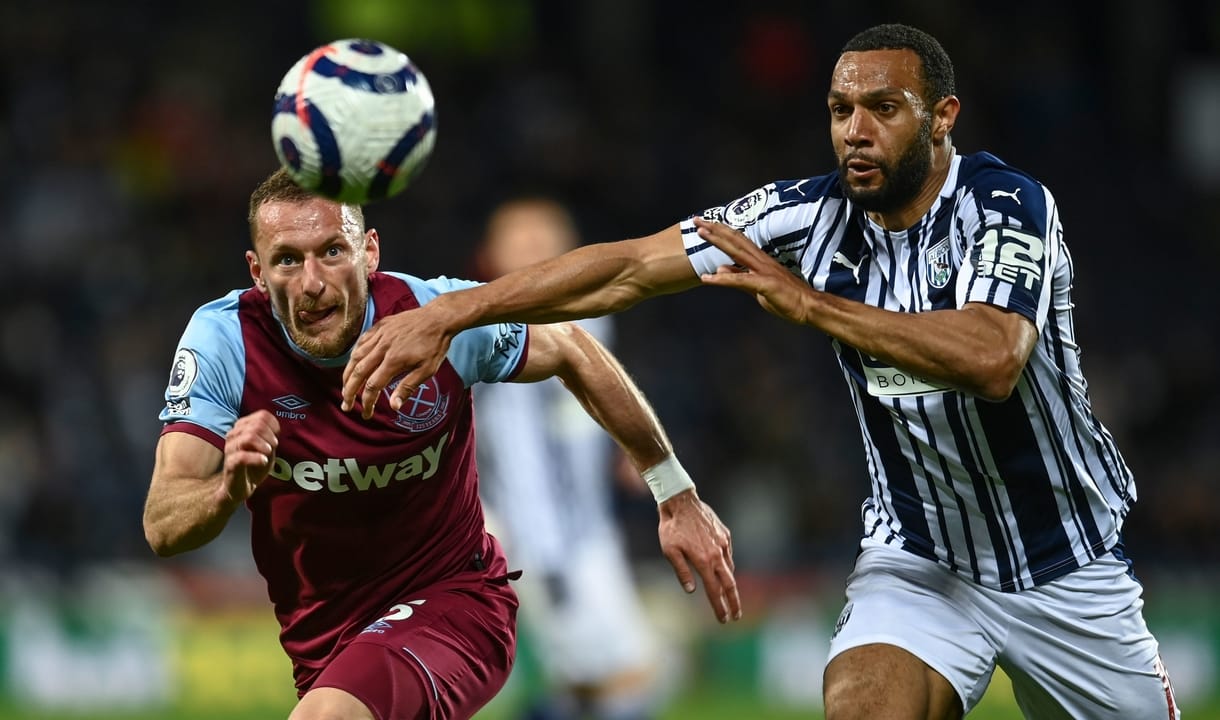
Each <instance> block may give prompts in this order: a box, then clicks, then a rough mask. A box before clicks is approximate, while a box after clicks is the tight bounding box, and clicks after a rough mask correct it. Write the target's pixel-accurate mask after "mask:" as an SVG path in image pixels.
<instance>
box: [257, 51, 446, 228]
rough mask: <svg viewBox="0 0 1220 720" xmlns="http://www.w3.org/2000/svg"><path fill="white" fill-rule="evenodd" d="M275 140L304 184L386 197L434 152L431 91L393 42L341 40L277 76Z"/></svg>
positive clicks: (357, 200) (358, 198)
mask: <svg viewBox="0 0 1220 720" xmlns="http://www.w3.org/2000/svg"><path fill="white" fill-rule="evenodd" d="M271 138H272V140H273V141H274V143H275V152H276V155H277V156H278V157H279V160H280V164H281V165H282V166H283V167H284V169H285V170H287V172H288V174H289V175H291V176H292V179H293V180H294V181H296V183H297V184H298V185H300V186H301V187H303V188H305V189H307V190H310V191H312V192H315V193H317V194H319V195H323V196H325V197H329V198H332V199H334V200H338V201H340V202H347V203H354V204H358V205H363V204H365V203H368V202H371V201H374V200H380V199H382V198H387V197H390V196H392V195H396V194H398V193H399V192H402V190H403V189H404V188H406V186H407V184H408V183H409V182H410V181H411V179H412V178H413V177H415V175H416V174H417V173H418V172H419V171H420V169H421V168H422V167H423V166H424V163H425V162H426V161H427V159H428V156H429V155H430V154H431V152H432V146H433V144H434V143H435V142H436V104H435V101H434V99H433V97H432V88H430V87H429V86H428V80H427V79H426V78H425V77H424V75H423V73H421V72H420V71H419V69H418V68H416V67H415V65H413V64H412V63H411V60H410V59H409V58H408V57H407V56H406V55H404V54H403V53H401V52H399V51H397V50H395V49H394V48H392V47H390V46H389V45H386V44H384V43H380V42H377V41H374V40H360V39H349V40H336V41H334V42H331V43H327V44H326V45H322V46H321V47H318V48H316V49H314V50H313V51H312V52H310V53H309V54H308V55H306V56H305V57H303V58H301V59H300V60H298V61H297V62H296V64H295V65H293V66H292V67H291V68H290V69H289V70H288V72H287V73H286V74H285V75H284V78H283V80H281V81H280V86H279V90H278V91H277V92H276V94H275V111H274V114H273V115H272V118H271Z"/></svg>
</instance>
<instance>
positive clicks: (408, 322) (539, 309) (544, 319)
mask: <svg viewBox="0 0 1220 720" xmlns="http://www.w3.org/2000/svg"><path fill="white" fill-rule="evenodd" d="M698 284H699V277H698V276H697V275H696V274H695V271H694V269H693V268H692V267H691V264H690V262H689V261H688V260H687V259H686V252H685V250H684V248H683V245H682V235H681V232H680V231H679V229H678V226H677V225H673V226H671V227H669V228H666V229H665V230H662V231H661V232H659V233H656V234H655V235H649V236H648V237H643V238H637V239H634V240H623V241H620V242H613V243H599V244H595V245H587V246H585V247H582V248H577V249H576V250H573V251H571V252H568V253H566V254H564V255H561V256H559V257H557V258H553V259H551V260H547V261H545V262H542V263H539V264H537V265H533V266H531V267H528V268H524V269H522V270H518V271H516V272H513V273H509V274H508V275H505V276H503V277H501V278H498V279H497V280H494V281H492V282H490V283H488V284H486V285H481V286H479V287H476V288H471V289H469V290H463V291H460V292H453V293H446V294H444V295H442V296H440V297H438V298H436V299H435V300H433V301H432V302H430V303H428V304H427V305H425V306H423V307H422V308H419V309H417V310H409V311H406V312H402V313H398V314H396V315H391V316H389V317H385V318H382V319H381V320H380V321H379V322H378V323H377V324H376V325H374V326H373V327H372V328H371V329H370V330H369V331H368V332H367V333H365V334H364V335H363V336H361V338H360V340H359V341H358V342H357V343H356V346H355V348H353V349H352V355H351V359H350V360H348V363H347V367H346V368H344V371H343V409H344V410H351V409H352V408H353V407H354V406H355V404H356V401H357V399H359V401H360V403H361V406H362V410H363V414H364V416H365V417H372V414H373V405H374V403H375V402H376V401H377V396H378V395H379V394H380V393H381V390H382V388H384V387H385V386H386V385H388V384H389V383H390V381H392V380H393V379H395V378H397V377H399V376H400V375H402V376H403V377H402V380H401V382H400V383H399V385H398V387H397V388H395V390H394V393H393V394H392V395H391V397H390V405H391V407H393V408H394V409H398V408H399V407H401V406H402V403H403V402H404V401H405V399H406V398H408V397H410V396H411V393H413V392H414V391H415V388H417V387H418V386H419V384H420V383H421V382H423V381H425V380H427V379H428V378H430V377H432V375H433V374H435V373H436V370H437V368H439V367H440V364H441V361H442V360H443V359H444V357H445V353H446V352H447V351H448V349H449V343H450V341H451V340H452V339H453V336H454V335H456V334H458V333H459V332H461V331H462V330H465V329H467V328H472V327H477V326H480V325H490V324H492V323H497V322H508V321H512V322H532V323H548V322H556V321H560V320H575V319H579V318H585V317H594V316H598V315H606V314H608V313H613V312H617V311H619V310H624V309H626V308H628V307H631V306H632V305H634V304H635V303H637V302H639V301H640V300H643V299H645V298H648V297H652V296H654V295H661V294H665V293H673V292H678V291H680V290H685V289H687V288H690V287H694V286H696V285H698ZM404 373H405V375H404Z"/></svg>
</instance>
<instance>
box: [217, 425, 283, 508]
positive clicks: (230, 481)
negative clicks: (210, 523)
mask: <svg viewBox="0 0 1220 720" xmlns="http://www.w3.org/2000/svg"><path fill="white" fill-rule="evenodd" d="M279 434H280V421H279V420H276V419H275V416H274V415H272V414H271V413H270V412H268V411H267V410H256V411H255V412H253V413H250V414H249V415H245V416H242V417H239V418H237V422H235V423H233V429H232V430H230V431H229V432H228V434H227V435H225V462H224V483H225V489H226V490H227V492H228V494H229V499H230V500H231V501H232V502H233V504H235V505H236V504H239V503H243V502H245V501H246V498H248V497H250V495H251V493H253V492H254V489H255V488H256V487H258V484H259V483H261V482H262V481H263V479H264V478H266V477H267V473H268V472H270V470H271V463H273V462H275V449H276V447H278V446H279V443H280V441H279Z"/></svg>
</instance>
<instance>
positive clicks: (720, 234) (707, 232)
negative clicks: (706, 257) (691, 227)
mask: <svg viewBox="0 0 1220 720" xmlns="http://www.w3.org/2000/svg"><path fill="white" fill-rule="evenodd" d="M694 222H695V227H696V228H697V229H696V232H697V233H698V234H699V237H701V238H703V239H704V240H707V241H708V242H709V243H711V244H712V245H714V246H716V247H717V248H720V250H722V251H724V253H725V254H726V255H728V256H729V257H730V258H732V259H733V262H735V263H738V264H740V265H744V266H746V267H752V266H753V265H754V264H755V263H756V262H757V261H758V260H760V259H764V258H766V254H765V253H763V252H762V251H761V250H759V249H758V247H756V246H755V245H754V243H752V242H750V239H749V238H748V237H746V236H745V235H744V234H742V232H741V231H740V230H735V229H733V228H731V227H729V226H728V225H725V224H724V223H714V222H708V221H707V220H704V219H702V218H695V219H694Z"/></svg>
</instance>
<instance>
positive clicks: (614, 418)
mask: <svg viewBox="0 0 1220 720" xmlns="http://www.w3.org/2000/svg"><path fill="white" fill-rule="evenodd" d="M570 332H571V333H572V336H573V340H574V344H575V345H576V346H577V347H578V349H579V352H578V354H577V357H576V359H575V361H574V362H570V363H568V364H567V365H566V366H565V367H564V368H563V369H562V370H561V371H560V372H559V378H560V380H562V381H563V383H564V385H566V386H567V388H568V390H569V391H570V392H571V393H572V394H573V395H574V396H575V397H576V399H577V400H579V401H580V403H581V405H583V406H584V407H585V410H586V411H587V412H588V413H589V415H590V416H591V417H592V418H593V419H594V420H596V421H597V422H598V424H600V425H601V426H602V427H603V428H605V430H606V432H608V433H609V434H610V435H611V437H613V438H614V440H615V442H617V443H618V445H619V446H620V447H621V448H622V449H623V451H624V452H625V453H626V454H627V456H628V457H629V458H630V459H631V462H632V464H633V465H635V467H636V469H637V470H641V471H642V470H644V469H645V468H649V467H652V466H653V465H656V464H657V463H658V462H660V461H661V460H663V459H664V458H665V457H666V456H668V455H669V454H670V452H671V451H672V447H671V445H670V442H669V438H668V437H667V436H666V434H665V430H664V428H663V427H662V426H661V423H660V421H659V420H658V419H657V416H656V414H655V413H654V412H653V409H652V407H651V406H650V405H649V404H648V401H647V400H646V399H645V398H644V396H643V393H641V392H640V390H639V388H638V387H637V386H636V385H635V383H634V382H633V381H632V380H631V377H630V376H629V375H628V374H627V371H626V370H624V369H623V367H622V366H621V365H620V364H619V363H618V361H617V360H615V358H614V356H613V355H611V354H610V353H609V352H608V351H607V350H606V349H605V348H604V347H603V346H601V345H600V344H598V343H597V342H596V341H594V340H592V338H591V337H589V336H588V335H587V334H586V333H585V332H584V331H583V330H580V329H579V328H576V327H573V328H572V329H571V331H570Z"/></svg>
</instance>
